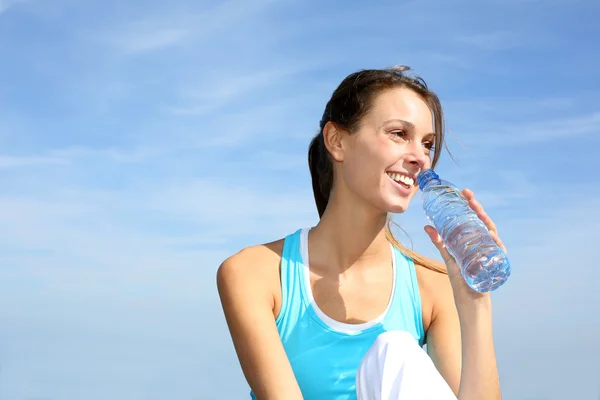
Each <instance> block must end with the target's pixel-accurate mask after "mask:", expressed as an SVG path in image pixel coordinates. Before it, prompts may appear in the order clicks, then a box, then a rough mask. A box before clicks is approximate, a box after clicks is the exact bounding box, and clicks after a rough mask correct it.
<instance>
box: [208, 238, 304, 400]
mask: <svg viewBox="0 0 600 400" xmlns="http://www.w3.org/2000/svg"><path fill="white" fill-rule="evenodd" d="M272 258H273V253H272V251H271V250H269V249H267V248H266V247H263V246H257V247H251V248H248V249H245V250H243V251H241V252H240V253H238V254H236V255H234V256H232V257H230V258H228V259H227V260H226V261H225V262H223V264H221V266H220V267H219V270H218V272H217V287H218V289H219V296H220V298H221V304H222V306H223V311H224V313H225V318H226V320H227V324H228V326H229V331H230V333H231V337H232V339H233V344H234V347H235V350H236V352H237V355H238V358H239V361H240V364H241V367H242V371H243V372H244V376H245V377H246V380H247V381H248V384H249V385H250V388H251V389H252V391H253V392H254V394H255V395H256V398H257V399H258V400H263V399H268V400H279V399H281V400H283V399H286V400H288V399H289V400H300V399H302V394H301V392H300V388H299V387H298V383H297V382H296V379H295V376H294V373H293V371H292V368H291V366H290V363H289V361H288V359H287V356H286V354H285V350H284V348H283V345H282V344H281V340H280V338H279V334H278V332H277V327H276V325H275V318H274V315H273V309H274V293H273V289H272V286H270V282H273V278H272V274H271V275H269V272H272V270H269V269H268V268H265V267H266V266H268V264H269V263H272ZM275 271H277V266H275Z"/></svg>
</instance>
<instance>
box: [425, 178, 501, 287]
mask: <svg viewBox="0 0 600 400" xmlns="http://www.w3.org/2000/svg"><path fill="white" fill-rule="evenodd" d="M417 182H418V184H419V188H420V189H421V191H422V196H423V209H424V211H425V215H426V216H427V218H428V219H429V221H430V222H431V224H432V225H433V226H434V227H435V229H436V230H437V231H438V233H439V234H440V236H441V237H442V239H444V243H445V244H446V249H447V250H448V252H449V253H450V254H451V255H452V256H453V257H454V259H455V260H456V262H457V263H458V265H459V266H460V270H461V273H462V276H463V277H464V279H465V281H466V282H467V284H468V285H469V286H470V287H471V288H472V289H473V290H476V291H477V292H481V293H484V292H489V291H492V290H495V289H497V288H499V287H500V286H502V284H504V282H506V280H507V279H508V277H509V276H510V271H511V269H510V263H509V261H508V258H507V257H506V254H505V253H504V251H503V250H502V249H501V248H500V247H499V246H498V245H497V244H496V242H494V239H492V238H491V236H490V234H489V231H488V229H487V227H486V226H485V225H484V223H483V222H482V221H481V220H480V219H479V217H477V214H476V213H475V211H473V210H472V209H471V207H469V204H468V202H467V200H466V199H465V198H464V196H463V195H462V194H461V193H460V191H459V190H458V189H457V188H456V187H455V186H454V185H453V184H451V183H450V182H446V181H443V180H441V179H440V177H439V176H438V175H437V174H436V173H435V172H434V171H433V170H431V169H427V170H424V171H421V173H420V174H419V175H418V176H417Z"/></svg>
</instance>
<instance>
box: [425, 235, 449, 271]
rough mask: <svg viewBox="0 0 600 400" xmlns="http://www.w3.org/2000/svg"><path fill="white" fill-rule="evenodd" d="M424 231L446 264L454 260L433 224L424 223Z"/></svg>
mask: <svg viewBox="0 0 600 400" xmlns="http://www.w3.org/2000/svg"><path fill="white" fill-rule="evenodd" d="M425 232H426V233H427V236H429V239H431V242H432V243H433V244H434V246H435V247H436V248H437V249H438V251H439V252H440V255H441V256H442V259H443V260H444V263H446V265H448V263H450V262H452V261H454V257H452V255H451V254H450V253H449V252H448V250H447V249H446V245H445V244H444V241H443V240H442V237H441V236H440V234H439V233H438V231H437V230H436V229H435V228H434V227H433V226H431V225H426V226H425Z"/></svg>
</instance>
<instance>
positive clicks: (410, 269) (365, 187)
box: [217, 67, 503, 400]
mask: <svg viewBox="0 0 600 400" xmlns="http://www.w3.org/2000/svg"><path fill="white" fill-rule="evenodd" d="M407 71H408V67H396V68H391V69H383V70H363V71H359V72H356V73H353V74H351V75H349V76H348V77H347V78H345V79H344V80H343V81H342V83H341V84H340V85H339V87H338V88H337V89H336V90H335V91H334V93H333V95H332V97H331V99H330V100H329V102H328V103H327V106H326V107H325V112H324V113H323V118H322V119H321V123H320V131H319V133H318V134H317V135H316V136H315V138H314V139H313V140H312V142H311V144H310V148H309V153H308V160H309V167H310V172H311V175H312V186H313V191H314V197H315V201H316V205H317V209H318V212H319V216H320V221H319V223H318V224H317V225H316V226H314V227H311V228H308V229H299V230H297V231H296V232H294V233H291V234H290V235H288V236H287V237H285V238H283V239H281V240H278V241H275V242H272V243H267V244H263V245H258V246H253V247H248V248H246V249H243V250H242V251H240V252H239V253H237V254H235V255H233V256H231V257H230V258H228V259H227V260H225V261H224V262H223V264H222V265H221V266H220V267H219V270H218V273H217V284H218V288H219V293H220V297H221V302H222V305H223V310H224V312H225V316H226V319H227V323H228V326H229V329H230V332H231V336H232V339H233V343H234V346H235V349H236V351H237V355H238V357H239V360H240V364H241V367H242V370H243V372H244V375H245V377H246V379H247V381H248V383H249V385H250V388H251V389H252V393H251V395H252V396H253V397H254V398H257V399H261V400H263V399H264V400H278V399H285V400H296V399H309V400H312V399H315V400H321V399H357V398H359V399H360V398H363V399H366V398H369V399H379V398H381V399H397V398H407V399H426V398H427V399H429V398H431V399H434V398H435V399H439V400H442V399H445V398H448V397H442V396H451V397H452V398H455V396H458V399H460V400H466V399H474V400H486V399H490V400H493V399H500V398H501V394H500V385H499V379H498V371H497V366H496V357H495V352H494V343H493V337H492V314H491V313H492V307H491V301H490V296H489V294H481V293H478V292H475V291H473V290H471V288H469V286H467V284H466V283H465V281H464V279H463V278H462V276H461V275H460V271H459V267H458V266H457V264H456V262H455V260H454V259H453V258H452V256H451V255H450V254H449V253H448V252H447V251H446V249H445V247H444V244H443V242H442V240H441V238H440V236H439V235H438V234H437V232H436V230H435V228H433V227H431V226H426V227H425V231H426V232H427V234H428V235H429V237H430V238H431V240H432V241H433V243H434V244H435V246H436V247H437V249H438V250H439V252H440V254H441V256H442V258H443V260H444V262H445V265H444V263H439V262H437V261H434V260H430V259H427V258H425V257H423V256H421V255H419V254H417V253H415V252H413V251H410V250H408V249H406V248H405V247H403V246H402V245H401V244H400V243H398V241H397V240H396V239H395V238H394V237H393V235H392V233H391V230H390V225H389V224H390V218H389V214H390V213H402V212H404V211H405V210H406V209H407V207H408V204H409V202H410V200H411V199H412V198H413V196H414V195H415V193H416V192H417V190H418V187H417V184H416V176H417V174H418V173H419V172H420V171H422V170H423V169H426V168H430V167H431V168H433V167H434V166H435V164H436V162H437V161H438V158H439V156H440V153H441V149H442V146H443V142H444V123H443V113H442V107H441V105H440V102H439V100H438V98H437V96H436V95H435V94H434V93H433V92H432V91H430V90H429V89H428V88H427V86H426V85H425V82H424V81H423V80H422V79H421V78H419V77H413V76H410V75H408V74H407ZM463 194H464V196H465V197H466V198H467V199H468V201H469V204H470V206H471V207H472V208H473V209H474V210H475V211H476V212H477V214H478V215H479V218H481V220H482V221H483V222H484V223H485V224H486V225H487V227H488V229H489V230H490V231H491V232H492V236H493V237H494V239H495V240H496V242H497V243H498V244H499V245H500V246H502V247H503V245H502V242H501V241H500V239H499V238H498V236H497V232H496V226H495V224H494V223H493V222H492V220H491V219H490V218H489V217H488V216H487V215H486V213H485V212H484V210H483V208H482V207H481V205H479V204H478V203H477V201H476V200H475V197H474V194H473V192H471V191H469V190H464V191H463ZM425 343H427V350H428V355H427V354H425V352H424V351H423V350H422V349H421V347H422V346H423V344H425ZM419 351H420V352H422V354H425V357H424V356H423V355H422V354H419ZM428 362H429V363H430V364H431V367H429V366H428ZM357 386H358V387H357ZM407 388H410V389H407ZM402 396H404V397H402Z"/></svg>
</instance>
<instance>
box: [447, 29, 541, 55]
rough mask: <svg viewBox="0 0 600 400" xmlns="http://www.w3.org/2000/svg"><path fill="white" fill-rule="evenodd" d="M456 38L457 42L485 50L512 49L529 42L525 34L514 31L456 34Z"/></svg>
mask: <svg viewBox="0 0 600 400" xmlns="http://www.w3.org/2000/svg"><path fill="white" fill-rule="evenodd" d="M456 40H457V41H458V42H459V43H464V44H466V45H468V46H472V47H474V48H476V49H479V50H485V51H499V50H506V49H513V48H516V47H524V46H526V45H528V44H529V41H528V38H527V37H526V36H524V35H523V34H522V33H521V34H518V33H516V32H514V31H496V32H486V33H473V34H467V35H461V36H458V37H457V38H456Z"/></svg>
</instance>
